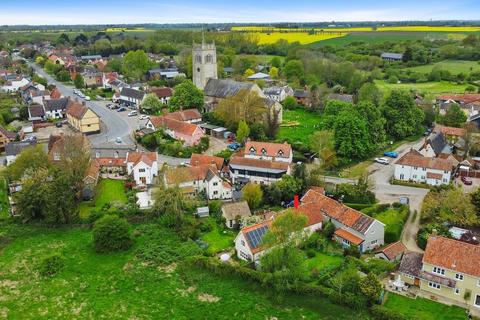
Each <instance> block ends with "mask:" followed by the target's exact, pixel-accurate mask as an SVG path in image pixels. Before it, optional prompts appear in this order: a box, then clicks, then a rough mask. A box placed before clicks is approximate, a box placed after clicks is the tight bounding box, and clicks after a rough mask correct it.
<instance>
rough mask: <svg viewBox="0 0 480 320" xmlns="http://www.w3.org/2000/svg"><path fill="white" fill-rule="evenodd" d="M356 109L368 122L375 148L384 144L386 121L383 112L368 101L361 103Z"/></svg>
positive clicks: (369, 132) (371, 141) (371, 140)
mask: <svg viewBox="0 0 480 320" xmlns="http://www.w3.org/2000/svg"><path fill="white" fill-rule="evenodd" d="M356 108H357V111H358V113H359V114H360V115H361V116H362V117H363V118H364V119H365V121H366V122H367V126H368V134H369V136H370V143H371V144H372V145H374V146H378V145H381V144H382V143H384V142H385V139H386V132H385V122H386V121H385V118H384V117H383V114H382V111H381V110H380V109H379V108H378V107H377V106H376V105H375V104H374V103H373V102H368V101H364V102H360V103H359V104H358V105H357V107H356Z"/></svg>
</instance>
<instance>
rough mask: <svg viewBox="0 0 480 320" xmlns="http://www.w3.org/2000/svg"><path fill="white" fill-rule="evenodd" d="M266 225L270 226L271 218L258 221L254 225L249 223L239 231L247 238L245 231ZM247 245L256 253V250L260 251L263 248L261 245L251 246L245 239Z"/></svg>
mask: <svg viewBox="0 0 480 320" xmlns="http://www.w3.org/2000/svg"><path fill="white" fill-rule="evenodd" d="M265 226H266V227H268V228H270V227H271V226H272V220H267V221H263V222H260V223H257V224H254V225H251V226H248V227H245V228H243V229H242V230H241V231H240V232H241V233H242V234H243V235H244V236H245V239H246V238H247V236H246V235H247V233H249V232H252V231H254V230H257V229H260V228H262V227H265ZM245 242H246V243H247V245H248V247H249V248H250V250H251V251H252V253H253V254H255V253H257V252H260V251H262V250H263V249H265V248H264V247H263V246H262V245H260V246H258V247H256V248H252V247H251V246H250V243H249V241H248V239H247V241H245Z"/></svg>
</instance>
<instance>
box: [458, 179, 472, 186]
mask: <svg viewBox="0 0 480 320" xmlns="http://www.w3.org/2000/svg"><path fill="white" fill-rule="evenodd" d="M461 180H462V182H463V184H465V185H467V186H471V185H472V183H473V182H472V180H470V179H468V178H467V177H461Z"/></svg>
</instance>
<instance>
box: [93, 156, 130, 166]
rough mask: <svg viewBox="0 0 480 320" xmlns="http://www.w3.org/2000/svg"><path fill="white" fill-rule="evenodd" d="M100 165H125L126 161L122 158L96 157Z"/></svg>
mask: <svg viewBox="0 0 480 320" xmlns="http://www.w3.org/2000/svg"><path fill="white" fill-rule="evenodd" d="M95 161H97V163H98V164H99V165H100V167H125V166H127V163H126V162H125V159H123V158H96V159H95Z"/></svg>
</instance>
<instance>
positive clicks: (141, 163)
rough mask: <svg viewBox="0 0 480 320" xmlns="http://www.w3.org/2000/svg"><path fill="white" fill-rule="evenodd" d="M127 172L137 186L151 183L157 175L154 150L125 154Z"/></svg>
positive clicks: (156, 156)
mask: <svg viewBox="0 0 480 320" xmlns="http://www.w3.org/2000/svg"><path fill="white" fill-rule="evenodd" d="M126 163H127V173H128V174H129V175H131V176H132V177H133V179H134V180H135V183H136V184H137V185H138V186H149V185H152V184H153V182H154V179H155V177H156V176H158V154H157V153H156V152H131V153H129V154H128V155H127V159H126Z"/></svg>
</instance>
